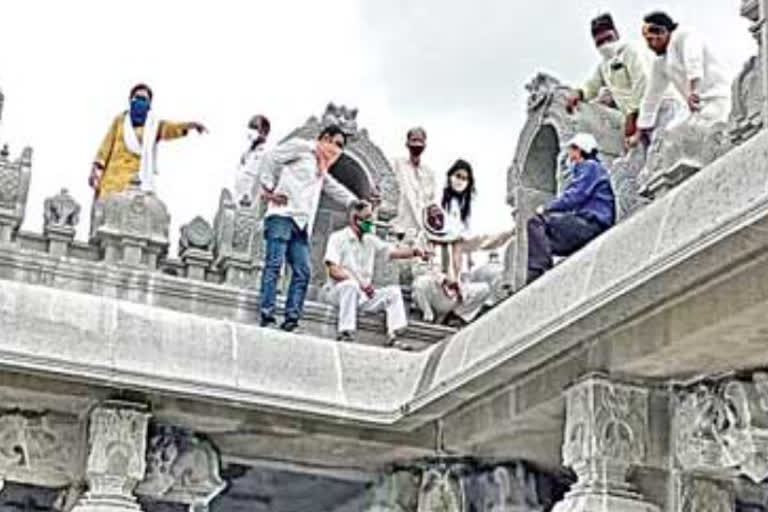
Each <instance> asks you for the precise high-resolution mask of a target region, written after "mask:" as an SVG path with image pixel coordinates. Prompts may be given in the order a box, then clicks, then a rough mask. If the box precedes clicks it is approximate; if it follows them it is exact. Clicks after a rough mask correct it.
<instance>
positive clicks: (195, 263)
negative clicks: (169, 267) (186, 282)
mask: <svg viewBox="0 0 768 512" xmlns="http://www.w3.org/2000/svg"><path fill="white" fill-rule="evenodd" d="M213 240H214V237H213V228H212V227H211V225H210V224H208V221H206V220H205V219H203V218H202V217H195V218H194V219H192V221H191V222H190V223H189V224H185V225H184V226H182V228H181V238H180V239H179V256H180V257H181V261H182V263H184V267H186V270H187V277H188V278H190V279H195V280H197V281H205V274H206V271H207V270H208V269H209V268H210V266H211V264H212V263H213Z"/></svg>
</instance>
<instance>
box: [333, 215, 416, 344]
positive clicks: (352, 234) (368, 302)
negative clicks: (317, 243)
mask: <svg viewBox="0 0 768 512" xmlns="http://www.w3.org/2000/svg"><path fill="white" fill-rule="evenodd" d="M373 231H374V223H373V209H372V208H371V205H370V204H369V203H367V202H365V201H359V202H354V203H353V204H352V206H350V207H349V226H347V227H346V228H344V229H342V230H339V231H336V232H335V233H333V234H332V235H331V236H330V238H329V239H328V245H327V248H326V251H325V264H326V266H327V268H328V277H329V280H328V283H327V284H326V285H325V287H324V292H325V297H326V299H327V300H328V301H329V302H330V303H331V304H333V305H335V306H338V308H339V321H338V339H339V340H340V341H354V339H355V331H356V330H357V313H358V312H360V311H362V312H366V313H377V312H380V311H385V312H386V315H387V342H388V344H389V345H394V346H397V347H398V348H408V347H407V346H406V345H404V344H401V343H399V342H398V340H397V336H398V334H399V333H400V331H402V330H403V329H404V328H405V327H406V326H407V325H408V318H407V315H406V311H405V304H404V302H403V296H402V293H401V292H400V287H399V286H386V287H383V288H380V289H377V288H375V287H374V285H373V273H374V264H375V260H376V254H377V253H378V252H379V251H386V252H387V254H388V257H389V259H390V260H394V259H406V258H414V257H421V258H424V257H425V256H426V254H425V252H424V251H422V250H421V249H419V248H395V247H394V246H392V245H390V244H388V243H386V242H385V241H383V240H381V239H380V238H378V237H377V236H376V234H375V233H374V232H373Z"/></svg>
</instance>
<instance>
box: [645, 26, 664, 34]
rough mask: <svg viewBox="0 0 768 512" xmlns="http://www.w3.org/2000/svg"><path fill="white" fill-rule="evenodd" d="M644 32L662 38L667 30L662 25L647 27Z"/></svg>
mask: <svg viewBox="0 0 768 512" xmlns="http://www.w3.org/2000/svg"><path fill="white" fill-rule="evenodd" d="M644 31H645V32H647V33H648V34H653V35H655V36H661V35H664V34H666V33H667V28H666V27H662V26H661V25H646V26H645V30H644Z"/></svg>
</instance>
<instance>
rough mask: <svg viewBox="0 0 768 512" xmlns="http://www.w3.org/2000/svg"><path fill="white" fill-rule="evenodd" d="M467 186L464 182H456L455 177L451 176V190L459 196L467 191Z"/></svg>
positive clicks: (466, 182) (467, 183)
mask: <svg viewBox="0 0 768 512" xmlns="http://www.w3.org/2000/svg"><path fill="white" fill-rule="evenodd" d="M468 186H469V182H468V181H464V180H457V179H456V178H455V177H453V176H451V188H452V189H453V190H454V191H455V192H456V193H458V194H461V193H462V192H464V191H465V190H467V187H468Z"/></svg>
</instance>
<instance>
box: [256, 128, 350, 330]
mask: <svg viewBox="0 0 768 512" xmlns="http://www.w3.org/2000/svg"><path fill="white" fill-rule="evenodd" d="M345 144H346V136H345V134H344V132H343V131H342V130H341V128H339V127H338V126H336V125H331V126H328V127H326V128H324V129H323V131H322V132H321V133H320V136H319V137H318V139H317V140H316V141H306V140H302V139H298V138H294V139H290V140H288V141H286V142H284V143H282V144H280V145H279V146H277V147H276V148H275V149H273V150H272V151H269V152H267V153H265V154H264V156H263V157H262V158H261V164H260V165H259V171H258V175H259V180H260V181H261V185H262V193H263V194H264V197H265V200H266V201H267V204H268V207H267V213H266V216H265V219H264V239H265V240H266V255H265V262H264V270H263V272H262V278H261V295H260V300H261V326H262V327H268V326H271V325H274V324H275V298H276V295H277V281H278V279H279V278H280V270H281V269H282V266H283V262H284V261H287V262H288V265H289V266H290V267H291V283H290V285H289V287H288V296H287V297H286V302H285V322H284V323H283V324H282V326H281V328H282V329H283V330H286V331H293V330H294V329H296V327H298V324H299V319H300V318H301V313H302V310H303V308H304V298H305V296H306V293H307V287H308V286H309V278H310V273H311V270H312V267H311V264H310V261H311V256H310V248H309V235H310V234H311V233H312V225H313V223H314V220H315V214H316V213H317V208H318V205H319V203H320V193H321V192H322V191H325V192H326V193H327V194H328V195H329V196H330V197H331V198H332V199H334V200H335V201H338V202H339V203H342V204H344V205H349V204H350V203H351V202H353V201H355V200H357V197H355V195H354V194H352V192H350V191H349V190H347V188H345V187H344V186H343V185H342V184H341V183H339V182H338V181H336V180H335V179H334V178H333V176H331V175H330V173H329V169H330V167H331V166H332V165H333V164H334V163H335V162H336V161H337V160H338V158H339V157H340V156H341V153H342V151H343V149H344V145H345ZM278 175H279V179H278Z"/></svg>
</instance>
